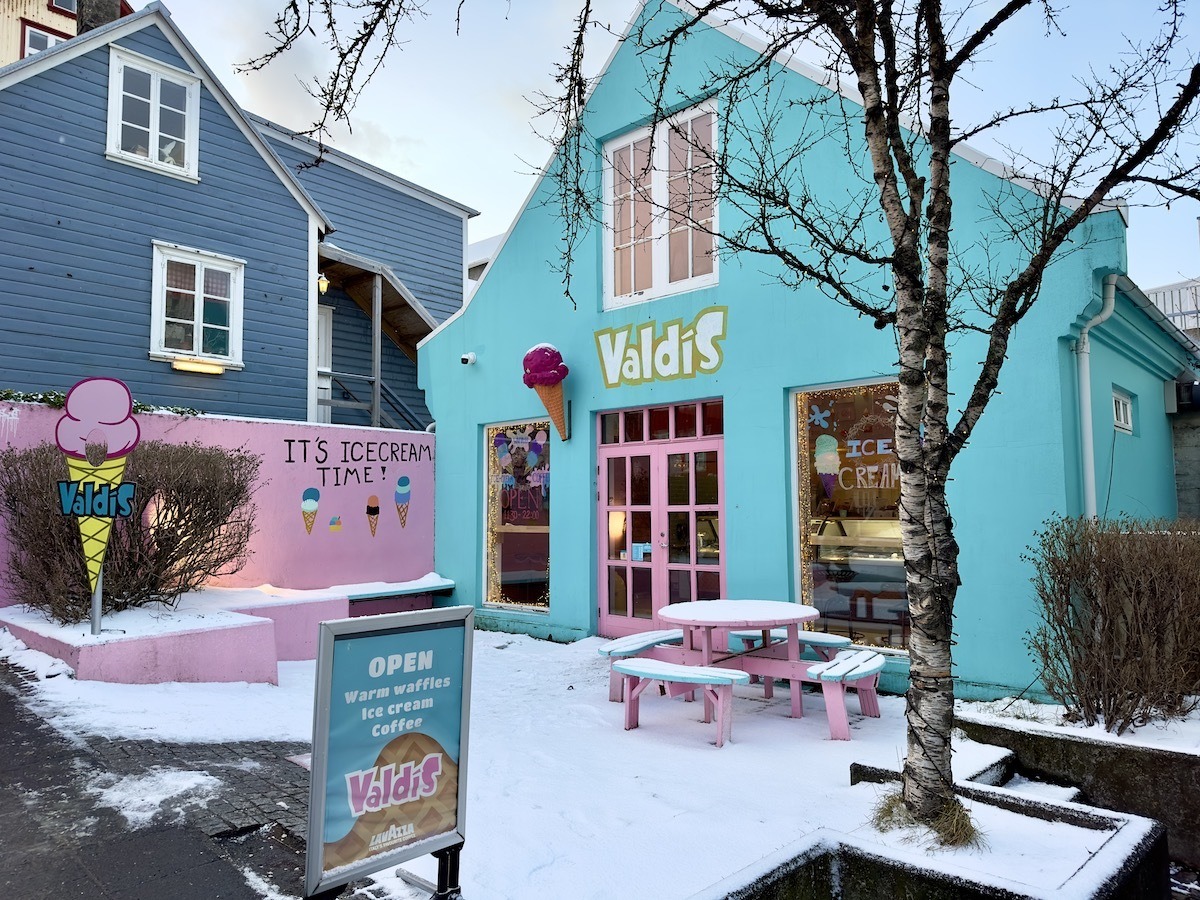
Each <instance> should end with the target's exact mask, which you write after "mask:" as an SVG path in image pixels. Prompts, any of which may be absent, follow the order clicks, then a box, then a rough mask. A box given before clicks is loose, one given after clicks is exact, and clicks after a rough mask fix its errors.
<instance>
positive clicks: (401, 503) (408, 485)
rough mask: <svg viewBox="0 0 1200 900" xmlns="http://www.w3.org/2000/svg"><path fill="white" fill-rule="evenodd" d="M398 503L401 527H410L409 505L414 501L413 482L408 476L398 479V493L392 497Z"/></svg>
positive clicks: (397, 508) (397, 510)
mask: <svg viewBox="0 0 1200 900" xmlns="http://www.w3.org/2000/svg"><path fill="white" fill-rule="evenodd" d="M392 499H393V500H394V501H395V502H396V515H398V516H399V517H400V527H401V528H404V527H405V526H406V525H408V504H409V503H410V502H411V501H412V481H411V480H410V479H409V477H408V476H407V475H401V476H400V477H399V478H397V479H396V492H395V493H394V494H393V495H392Z"/></svg>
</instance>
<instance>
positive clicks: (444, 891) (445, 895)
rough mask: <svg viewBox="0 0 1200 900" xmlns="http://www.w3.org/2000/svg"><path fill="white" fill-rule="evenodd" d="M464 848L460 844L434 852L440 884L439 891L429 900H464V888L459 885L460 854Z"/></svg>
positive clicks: (438, 885) (438, 884)
mask: <svg viewBox="0 0 1200 900" xmlns="http://www.w3.org/2000/svg"><path fill="white" fill-rule="evenodd" d="M462 848H463V845H462V844H461V843H460V844H455V845H454V846H453V847H446V848H445V849H444V850H435V851H434V854H433V855H434V856H435V857H437V861H438V883H437V891H435V892H434V895H433V896H432V897H430V898H429V900H462V887H461V886H460V885H459V883H458V854H459V851H460V850H462Z"/></svg>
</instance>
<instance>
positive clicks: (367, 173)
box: [246, 113, 479, 220]
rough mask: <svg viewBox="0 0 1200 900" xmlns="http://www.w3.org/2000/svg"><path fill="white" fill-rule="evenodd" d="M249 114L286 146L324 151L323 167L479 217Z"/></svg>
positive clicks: (459, 213) (458, 213)
mask: <svg viewBox="0 0 1200 900" xmlns="http://www.w3.org/2000/svg"><path fill="white" fill-rule="evenodd" d="M246 115H247V118H249V119H250V121H251V123H252V124H253V125H256V126H257V127H258V128H259V129H260V130H263V131H269V132H271V136H272V137H274V138H275V139H277V140H280V141H282V142H283V143H285V144H290V145H291V146H293V147H295V148H296V149H298V150H303V151H305V152H307V153H311V154H312V155H313V156H317V155H319V154H320V153H321V152H322V149H323V152H324V161H323V162H322V165H325V164H326V163H331V164H333V165H337V166H341V167H342V168H343V169H348V170H349V171H351V172H354V173H356V174H358V175H361V176H363V177H364V178H369V179H370V180H371V181H374V182H376V183H378V184H382V185H384V186H385V187H389V188H391V189H392V190H394V191H398V192H399V193H401V194H406V195H408V196H409V197H412V198H414V199H416V200H420V201H422V202H424V203H428V204H429V205H430V206H433V207H436V208H437V209H440V210H442V211H443V212H448V213H451V214H453V215H456V216H461V217H462V218H463V219H464V220H466V219H470V218H474V217H475V216H477V215H479V210H477V209H472V208H471V207H469V206H467V205H465V204H463V203H459V202H457V201H455V200H451V199H450V198H449V197H445V196H443V195H441V194H439V193H437V192H436V191H431V190H429V188H425V187H421V185H419V184H416V183H414V182H412V181H409V180H408V179H407V178H401V177H400V176H399V175H396V174H394V173H392V172H389V171H387V170H386V169H381V168H379V167H378V166H373V165H371V164H370V163H369V162H365V161H364V160H361V159H358V158H356V157H353V156H351V155H350V154H348V153H345V152H343V151H341V150H338V149H336V148H334V147H330V146H329V145H328V144H326V145H324V146H323V147H322V145H320V144H318V142H317V141H314V140H313V139H312V138H309V137H305V136H304V135H302V134H297V133H296V132H294V131H291V130H290V129H288V128H285V127H284V126H282V125H280V124H278V123H277V122H272V121H271V120H269V119H264V118H263V117H262V116H260V115H257V114H255V113H247V114H246Z"/></svg>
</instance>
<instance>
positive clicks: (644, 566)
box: [597, 413, 725, 637]
mask: <svg viewBox="0 0 1200 900" xmlns="http://www.w3.org/2000/svg"><path fill="white" fill-rule="evenodd" d="M625 415H630V413H626V414H625ZM723 443H724V442H723V438H722V437H721V436H719V435H718V436H708V437H697V438H695V439H691V440H667V441H662V442H658V441H647V442H643V443H621V444H604V443H602V444H601V445H600V447H599V449H598V461H599V472H598V473H597V475H598V487H599V490H598V495H599V496H598V501H599V502H598V504H597V505H598V507H599V528H598V531H599V535H600V548H599V551H600V552H599V573H598V574H599V598H600V623H599V624H600V633H601V634H602V635H604V636H606V637H620V636H621V635H626V634H633V633H635V632H639V631H647V630H650V629H652V628H660V627H663V626H662V625H660V624H659V622H658V618H657V616H658V611H659V610H660V609H662V608H663V607H664V606H666V605H667V604H670V603H682V602H685V601H689V600H712V599H716V598H717V597H720V596H723V595H724V593H725V561H724V555H723V552H722V546H723V543H724V536H725V532H724V522H723V520H722V509H723V506H724V499H725V491H724V478H723V463H724V452H723Z"/></svg>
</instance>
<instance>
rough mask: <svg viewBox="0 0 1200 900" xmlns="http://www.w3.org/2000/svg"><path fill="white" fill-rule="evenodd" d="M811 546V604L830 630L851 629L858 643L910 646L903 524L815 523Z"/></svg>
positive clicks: (843, 519)
mask: <svg viewBox="0 0 1200 900" xmlns="http://www.w3.org/2000/svg"><path fill="white" fill-rule="evenodd" d="M807 541H808V543H809V545H810V548H811V554H810V555H809V559H810V560H811V565H812V572H811V576H812V589H813V598H812V603H813V605H814V606H816V607H817V609H819V610H820V611H821V615H822V616H823V617H824V619H826V620H827V621H826V624H827V626H828V627H829V628H830V629H831V630H834V631H840V630H842V629H845V630H847V631H848V632H849V634H850V636H851V637H852V638H853V639H854V640H855V642H857V643H862V644H870V645H876V646H887V647H904V646H907V644H908V631H909V623H908V599H907V596H906V594H905V588H904V555H903V553H902V551H901V546H900V523H899V521H897V520H896V519H864V518H850V517H844V516H837V517H827V518H824V519H817V520H814V521H813V522H812V523H811V524H810V528H809V532H808V535H807ZM839 626H840V627H839Z"/></svg>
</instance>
